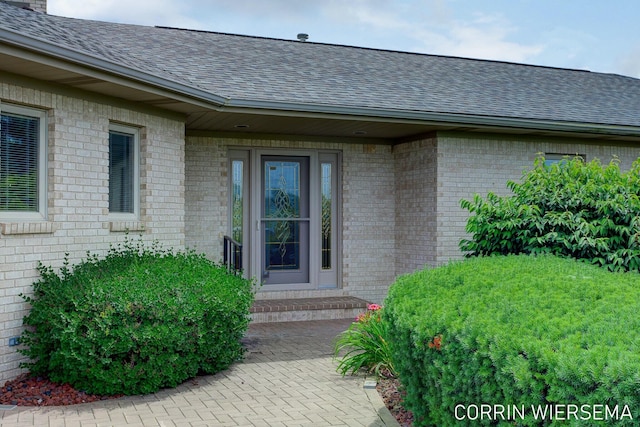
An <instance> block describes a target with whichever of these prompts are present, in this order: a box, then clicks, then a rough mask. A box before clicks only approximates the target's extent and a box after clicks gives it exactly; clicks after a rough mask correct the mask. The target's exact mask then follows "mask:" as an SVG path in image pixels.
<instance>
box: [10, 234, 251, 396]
mask: <svg viewBox="0 0 640 427" xmlns="http://www.w3.org/2000/svg"><path fill="white" fill-rule="evenodd" d="M39 271H40V273H41V280H40V281H39V282H37V283H35V284H34V295H33V296H32V297H27V296H25V297H24V298H25V299H26V300H27V301H28V302H30V303H31V305H32V308H31V311H30V313H29V314H28V315H27V316H26V317H25V318H24V324H25V325H26V326H27V327H28V328H27V330H26V331H25V332H24V334H23V336H22V340H21V341H22V343H24V344H25V348H24V349H23V350H22V353H23V354H25V355H27V356H29V357H30V358H31V362H30V363H26V364H24V365H23V366H24V367H26V368H28V369H29V370H30V371H31V373H32V374H36V375H45V376H48V377H49V378H50V379H51V380H52V381H55V382H62V383H69V384H71V385H73V386H74V387H75V388H77V389H79V390H86V391H87V392H90V393H94V394H102V395H112V394H127V395H131V394H142V393H151V392H155V391H157V390H159V389H160V388H163V387H174V386H176V385H178V384H180V383H181V382H183V381H185V380H186V379H188V378H192V377H194V376H196V375H198V374H199V373H204V374H212V373H215V372H218V371H220V370H223V369H225V368H227V367H228V366H229V365H230V364H231V363H233V362H234V361H236V360H238V359H239V358H241V356H242V354H243V348H242V344H241V342H240V340H241V338H242V337H243V335H244V333H245V331H246V329H247V327H248V324H249V308H250V306H251V304H252V302H253V286H252V283H251V282H250V281H248V280H245V279H243V278H242V277H240V276H238V275H235V274H232V273H228V272H227V271H226V269H225V268H224V267H223V266H220V265H218V264H216V263H214V262H212V261H210V260H208V259H206V258H205V257H204V256H203V255H198V254H195V253H190V252H188V253H182V252H179V253H174V252H170V251H163V250H159V249H158V248H157V247H155V246H154V247H152V248H145V247H144V246H143V245H142V244H141V243H138V244H133V243H132V242H130V241H127V242H126V243H125V244H123V245H121V246H118V247H115V248H112V249H111V250H110V252H109V254H108V255H107V256H106V257H104V258H103V259H99V258H98V257H96V256H90V257H89V259H88V260H87V261H84V262H82V263H80V264H79V265H77V266H76V267H75V268H73V270H72V269H70V268H69V267H68V265H65V266H64V267H63V268H62V270H61V271H60V273H59V274H56V273H55V272H54V270H53V269H52V268H51V267H45V266H43V265H40V266H39Z"/></svg>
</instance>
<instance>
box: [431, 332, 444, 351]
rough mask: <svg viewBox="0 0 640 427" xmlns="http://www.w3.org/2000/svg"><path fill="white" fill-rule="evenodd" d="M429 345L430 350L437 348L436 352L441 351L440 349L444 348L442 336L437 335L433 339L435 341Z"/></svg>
mask: <svg viewBox="0 0 640 427" xmlns="http://www.w3.org/2000/svg"><path fill="white" fill-rule="evenodd" d="M428 345H429V348H435V349H436V350H438V351H440V349H441V348H442V335H436V336H435V337H433V340H432V341H431V342H430V343H429V344H428Z"/></svg>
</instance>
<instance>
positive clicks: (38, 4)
mask: <svg viewBox="0 0 640 427" xmlns="http://www.w3.org/2000/svg"><path fill="white" fill-rule="evenodd" d="M29 4H30V5H31V9H33V10H35V11H36V12H42V13H47V0H29Z"/></svg>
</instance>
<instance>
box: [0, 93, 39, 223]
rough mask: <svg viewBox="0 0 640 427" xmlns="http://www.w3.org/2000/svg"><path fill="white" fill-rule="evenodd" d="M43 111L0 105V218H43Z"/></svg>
mask: <svg viewBox="0 0 640 427" xmlns="http://www.w3.org/2000/svg"><path fill="white" fill-rule="evenodd" d="M45 131H46V118H45V112H44V111H41V110H36V109H32V108H26V107H19V106H15V105H8V104H1V105H0V218H5V219H8V218H16V219H21V220H24V219H26V220H29V219H44V218H45V214H46V212H45V210H46V200H47V197H46V157H47V156H46V133H45Z"/></svg>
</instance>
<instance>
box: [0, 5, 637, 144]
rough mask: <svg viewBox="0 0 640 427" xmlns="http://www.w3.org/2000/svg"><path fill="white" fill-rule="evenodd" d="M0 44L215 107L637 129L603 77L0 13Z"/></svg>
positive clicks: (616, 81)
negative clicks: (108, 69)
mask: <svg viewBox="0 0 640 427" xmlns="http://www.w3.org/2000/svg"><path fill="white" fill-rule="evenodd" d="M0 43H7V44H10V45H14V46H20V47H22V48H26V49H38V50H40V51H44V50H48V54H50V55H54V56H59V57H61V58H66V59H67V60H70V61H78V62H80V61H85V62H86V61H88V60H91V61H93V62H94V65H95V66H100V64H102V65H105V64H106V65H109V64H112V65H113V67H119V68H118V69H119V70H125V71H127V70H128V71H130V72H131V73H132V75H134V74H135V76H137V77H138V78H140V79H141V80H145V79H146V80H149V81H151V80H154V82H155V83H156V84H158V82H160V83H159V84H165V85H169V84H171V85H172V87H175V88H178V89H180V88H183V89H184V90H185V91H192V92H195V93H199V94H204V97H205V98H207V99H209V101H210V102H211V103H212V104H215V103H218V104H219V105H239V106H243V105H244V106H251V105H263V104H270V105H275V104H281V105H285V104H286V105H288V104H291V105H294V104H295V105H296V106H297V108H298V109H300V108H306V107H308V108H309V109H310V110H314V109H315V110H318V109H320V110H323V111H328V112H331V111H332V109H336V108H340V109H341V111H344V110H345V109H347V110H348V109H355V110H357V111H363V109H364V110H366V111H384V112H387V113H388V112H393V114H394V115H396V116H397V117H402V116H403V115H406V116H407V117H413V115H415V114H416V113H435V114H449V115H451V114H452V115H460V116H461V117H462V116H477V117H493V118H504V119H522V120H535V121H549V122H571V123H587V124H595V125H616V126H629V127H633V128H636V127H640V114H639V112H640V80H639V79H635V78H631V77H625V76H620V75H614V74H603V73H596V72H588V71H582V70H571V69H560V68H551V67H540V66H531V65H522V64H514V63H507V62H498V61H486V60H477V59H464V58H457V57H446V56H435V55H425V54H416V53H406V52H397V51H388V50H377V49H368V48H358V47H350V46H341V45H330V44H322V43H312V42H299V41H290V40H281V39H272V38H262V37H249V36H242V35H232V34H223V33H217V32H205V31H192V30H183V29H175V28H164V27H149V26H140V25H127V24H117V23H109V22H98V21H90V20H80V19H72V18H64V17H59V16H53V15H47V14H43V13H36V12H30V11H26V10H21V9H19V8H16V7H13V6H8V5H5V4H2V3H0ZM207 95H208V97H207ZM634 132H636V134H639V133H637V132H638V130H637V129H636V130H635V131H634Z"/></svg>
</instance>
